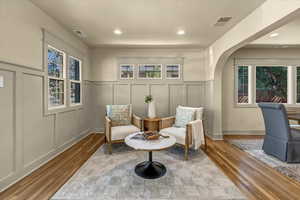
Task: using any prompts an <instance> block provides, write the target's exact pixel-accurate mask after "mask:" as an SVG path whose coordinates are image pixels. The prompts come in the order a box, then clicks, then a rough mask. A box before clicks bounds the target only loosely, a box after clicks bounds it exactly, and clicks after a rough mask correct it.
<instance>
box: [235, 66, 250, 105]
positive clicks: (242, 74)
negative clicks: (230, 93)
mask: <svg viewBox="0 0 300 200" xmlns="http://www.w3.org/2000/svg"><path fill="white" fill-rule="evenodd" d="M237 81H238V91H237V92H238V96H237V97H238V99H237V100H238V103H248V102H249V98H248V84H249V80H248V66H238V80H237Z"/></svg>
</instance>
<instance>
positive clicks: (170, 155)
mask: <svg viewBox="0 0 300 200" xmlns="http://www.w3.org/2000/svg"><path fill="white" fill-rule="evenodd" d="M106 149H107V148H106V146H105V145H103V146H102V147H101V148H99V149H98V150H97V152H95V154H94V155H93V156H92V157H91V158H90V159H89V160H88V161H87V162H86V163H85V164H84V165H83V166H82V167H81V168H80V169H79V170H78V171H77V172H76V174H75V175H74V176H73V177H72V178H71V179H70V180H69V181H68V182H67V183H66V184H65V185H64V186H63V187H62V188H60V190H59V191H58V192H57V193H56V194H55V195H54V196H53V197H52V200H58V199H61V200H62V199H64V200H65V199H82V200H83V199H84V200H92V199H93V200H95V199H99V200H100V199H101V200H102V199H122V200H123V199H124V200H125V199H130V200H133V199H149V200H150V199H153V200H154V199H155V200H160V199H161V200H162V199H178V200H179V199H180V200H183V199H185V200H189V199H195V200H196V199H197V200H198V199H207V200H208V199H210V200H211V199H215V200H217V199H218V200H219V199H220V200H221V199H222V200H229V199H235V200H237V199H239V200H241V199H246V198H245V197H244V195H243V194H242V193H241V192H240V191H239V189H238V188H237V187H236V186H235V185H234V184H233V183H232V182H231V181H230V179H228V178H227V177H226V176H225V175H224V174H223V173H222V171H220V170H219V169H218V168H217V167H216V166H215V164H214V163H213V162H212V161H211V160H210V159H209V158H208V157H207V155H206V154H205V153H203V152H202V151H193V150H192V151H191V154H190V160H188V161H184V160H183V155H184V151H183V149H182V148H178V147H176V146H174V147H173V148H170V149H169V150H166V151H159V152H153V159H154V160H156V161H159V162H161V163H163V164H164V165H165V166H166V167H167V173H166V175H165V176H163V177H161V178H159V179H153V180H149V179H143V178H141V177H139V176H137V175H136V174H135V172H134V167H135V165H136V164H138V163H140V162H142V161H145V160H147V159H148V158H147V155H148V153H147V152H143V151H134V150H132V149H131V148H129V147H127V146H126V145H124V144H115V145H113V154H112V155H109V154H108V153H107V151H106Z"/></svg>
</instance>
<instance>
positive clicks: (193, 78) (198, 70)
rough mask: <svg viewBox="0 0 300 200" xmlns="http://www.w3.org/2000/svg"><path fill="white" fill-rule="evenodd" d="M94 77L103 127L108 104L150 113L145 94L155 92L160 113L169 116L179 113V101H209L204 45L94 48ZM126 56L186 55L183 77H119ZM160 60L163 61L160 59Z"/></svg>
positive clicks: (97, 120)
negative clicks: (122, 59) (206, 93)
mask: <svg viewBox="0 0 300 200" xmlns="http://www.w3.org/2000/svg"><path fill="white" fill-rule="evenodd" d="M91 52H92V55H91V58H92V69H91V74H92V76H91V78H92V81H93V83H94V85H93V92H94V94H93V95H94V97H93V100H94V106H95V111H94V116H96V117H95V120H94V127H96V128H97V130H99V131H101V130H103V119H104V114H105V105H106V104H128V103H131V104H132V105H133V111H134V112H135V113H136V114H138V115H140V116H147V105H146V104H145V103H144V97H145V95H148V94H151V95H153V96H154V99H155V101H156V110H157V115H158V116H160V117H166V116H170V115H174V114H175V109H176V107H177V105H187V106H204V107H205V105H206V102H207V101H206V95H205V88H206V73H205V70H204V66H205V60H204V58H205V55H204V51H203V49H165V48H161V49H153V48H148V49H134V48H126V49H125V48H106V49H103V48H94V49H93V50H92V51H91ZM120 57H126V58H133V59H135V58H139V57H140V58H151V60H155V58H157V59H158V60H159V59H161V58H174V57H180V58H183V80H177V81H170V80H165V79H162V80H155V81H151V80H133V81H119V77H118V76H119V73H118V64H119V63H118V62H119V58H120ZM157 62H159V61H157Z"/></svg>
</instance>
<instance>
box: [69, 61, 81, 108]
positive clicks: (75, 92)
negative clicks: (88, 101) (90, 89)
mask: <svg viewBox="0 0 300 200" xmlns="http://www.w3.org/2000/svg"><path fill="white" fill-rule="evenodd" d="M69 80H70V90H71V91H70V101H71V105H72V104H80V103H81V61H80V60H79V59H77V58H74V57H72V56H69Z"/></svg>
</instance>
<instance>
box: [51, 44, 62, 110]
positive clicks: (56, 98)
mask: <svg viewBox="0 0 300 200" xmlns="http://www.w3.org/2000/svg"><path fill="white" fill-rule="evenodd" d="M65 57H66V55H65V53H64V52H63V51H60V50H58V49H55V48H54V47H51V46H48V64H47V66H48V107H49V109H51V108H56V107H61V106H65V78H66V76H65V69H66V68H65V65H66V64H65Z"/></svg>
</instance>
